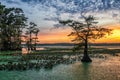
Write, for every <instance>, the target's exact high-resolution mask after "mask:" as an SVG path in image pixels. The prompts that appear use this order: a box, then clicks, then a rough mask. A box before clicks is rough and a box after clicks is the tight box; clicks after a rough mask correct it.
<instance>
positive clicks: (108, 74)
mask: <svg viewBox="0 0 120 80" xmlns="http://www.w3.org/2000/svg"><path fill="white" fill-rule="evenodd" d="M0 80H120V57H109V58H108V59H106V60H105V59H97V58H94V59H93V62H92V63H81V62H76V63H74V64H70V65H65V64H60V65H57V66H54V67H53V68H52V69H40V70H27V71H0Z"/></svg>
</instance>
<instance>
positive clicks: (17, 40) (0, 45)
mask: <svg viewBox="0 0 120 80" xmlns="http://www.w3.org/2000/svg"><path fill="white" fill-rule="evenodd" d="M26 21H27V18H26V17H25V15H24V12H23V10H22V9H20V8H6V7H5V5H2V4H1V3H0V50H2V51H7V50H21V35H22V31H23V29H24V28H25V23H26Z"/></svg>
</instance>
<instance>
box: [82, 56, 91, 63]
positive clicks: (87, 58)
mask: <svg viewBox="0 0 120 80" xmlns="http://www.w3.org/2000/svg"><path fill="white" fill-rule="evenodd" d="M81 62H92V60H91V59H90V57H89V56H84V57H83V58H82V59H81Z"/></svg>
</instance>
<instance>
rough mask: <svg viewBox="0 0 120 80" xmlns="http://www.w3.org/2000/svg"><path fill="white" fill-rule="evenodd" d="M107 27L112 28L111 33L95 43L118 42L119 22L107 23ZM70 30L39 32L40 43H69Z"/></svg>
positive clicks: (119, 37)
mask: <svg viewBox="0 0 120 80" xmlns="http://www.w3.org/2000/svg"><path fill="white" fill-rule="evenodd" d="M107 27H108V28H111V29H113V31H112V33H113V34H111V35H109V36H108V35H106V37H104V38H101V39H97V40H95V43H120V24H112V25H107ZM71 31H72V30H71V29H70V28H68V29H55V30H52V31H50V32H46V33H40V35H39V41H40V43H70V42H71V37H69V36H67V35H68V34H69V33H70V32H71Z"/></svg>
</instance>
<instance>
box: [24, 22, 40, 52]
mask: <svg viewBox="0 0 120 80" xmlns="http://www.w3.org/2000/svg"><path fill="white" fill-rule="evenodd" d="M38 33H39V28H37V25H36V24H35V23H34V22H30V23H29V27H28V28H27V31H26V35H28V36H27V38H28V39H27V47H28V50H36V42H37V36H38ZM34 36H35V38H33V37H34ZM34 39H35V44H33V43H34Z"/></svg>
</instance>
